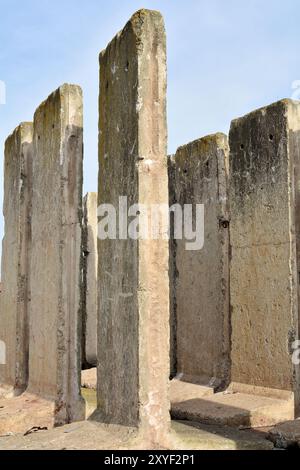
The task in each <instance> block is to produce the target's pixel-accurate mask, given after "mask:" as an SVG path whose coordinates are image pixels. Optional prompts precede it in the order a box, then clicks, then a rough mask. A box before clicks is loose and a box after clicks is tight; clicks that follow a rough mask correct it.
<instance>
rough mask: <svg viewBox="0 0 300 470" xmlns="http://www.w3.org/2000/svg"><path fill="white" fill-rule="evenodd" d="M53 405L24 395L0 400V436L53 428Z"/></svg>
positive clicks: (33, 396)
mask: <svg viewBox="0 0 300 470" xmlns="http://www.w3.org/2000/svg"><path fill="white" fill-rule="evenodd" d="M53 416H54V403H53V402H51V401H47V400H44V399H42V398H39V397H37V396H35V395H30V394H28V393H24V394H23V395H21V396H19V397H14V398H4V399H0V436H1V435H5V434H10V433H12V432H14V433H22V434H24V433H26V432H28V431H29V430H30V429H32V428H47V429H51V428H52V427H53V426H54V420H53Z"/></svg>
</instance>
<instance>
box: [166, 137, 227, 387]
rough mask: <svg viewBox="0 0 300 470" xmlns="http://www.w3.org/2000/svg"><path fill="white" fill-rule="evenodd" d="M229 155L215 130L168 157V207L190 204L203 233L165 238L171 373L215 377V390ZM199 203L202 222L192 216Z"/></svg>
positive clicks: (220, 376)
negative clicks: (167, 241)
mask: <svg viewBox="0 0 300 470" xmlns="http://www.w3.org/2000/svg"><path fill="white" fill-rule="evenodd" d="M228 154H229V149H228V139H227V137H226V136H225V135H224V134H221V133H218V134H214V135H209V136H206V137H203V138H201V139H198V140H196V141H194V142H191V143H189V144H187V145H183V146H181V147H179V149H178V150H177V152H176V154H175V155H174V157H171V158H169V198H170V206H174V205H176V204H179V205H180V207H181V208H182V209H183V208H184V206H185V205H192V207H193V216H192V221H193V227H194V230H195V227H197V232H198V242H199V238H200V234H199V232H200V230H203V232H204V245H203V246H202V245H199V243H198V245H197V244H196V243H194V246H188V244H187V240H186V238H185V237H184V238H183V239H180V240H177V239H176V240H173V239H171V241H170V297H171V300H170V304H171V315H170V316H171V326H172V330H173V332H172V341H171V358H172V359H171V360H172V362H173V363H174V362H175V365H174V364H173V366H172V372H173V371H174V368H176V374H180V375H181V374H182V375H184V376H189V377H191V378H192V381H193V382H196V381H201V382H203V383H204V382H209V381H210V380H211V379H212V378H214V381H215V383H216V385H217V386H218V387H219V390H224V389H225V388H226V387H227V386H228V384H229V381H230V318H229V207H228ZM200 204H203V205H204V227H203V226H202V221H201V225H200V221H199V220H196V205H200ZM175 217H178V216H176V215H175ZM175 220H176V219H175ZM177 220H178V219H177ZM176 226H177V224H176ZM186 228H187V227H185V229H186ZM192 248H193V249H192ZM174 343H175V345H174Z"/></svg>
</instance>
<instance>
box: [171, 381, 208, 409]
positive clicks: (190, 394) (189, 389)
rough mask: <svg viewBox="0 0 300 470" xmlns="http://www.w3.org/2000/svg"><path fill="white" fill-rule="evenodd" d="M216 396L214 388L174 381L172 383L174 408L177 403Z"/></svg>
mask: <svg viewBox="0 0 300 470" xmlns="http://www.w3.org/2000/svg"><path fill="white" fill-rule="evenodd" d="M213 394H214V389H213V387H209V386H205V385H197V384H193V383H188V382H183V381H181V380H177V379H173V380H171V382H170V399H171V404H172V407H174V406H175V405H176V404H177V403H181V402H184V401H187V400H195V399H198V398H203V397H206V396H211V395H213Z"/></svg>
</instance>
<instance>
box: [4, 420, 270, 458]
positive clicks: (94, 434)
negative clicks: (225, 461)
mask: <svg viewBox="0 0 300 470" xmlns="http://www.w3.org/2000/svg"><path fill="white" fill-rule="evenodd" d="M0 449H1V450H4V449H7V450H38V449H44V450H46V449H48V450H63V449H64V450H85V449H86V450H101V449H102V450H107V449H110V450H139V449H145V450H149V449H150V450H151V449H153V450H175V451H177V450H272V449H273V444H272V443H271V442H270V441H268V440H267V439H266V438H265V435H264V434H263V433H257V432H250V431H238V430H235V429H230V428H228V427H218V426H207V425H199V424H195V423H189V425H186V424H185V423H182V422H173V423H172V432H171V433H170V442H169V445H168V446H165V445H164V444H163V443H162V444H161V445H156V446H152V447H150V446H149V442H148V441H146V442H145V441H143V440H142V439H141V437H140V436H139V435H138V434H137V431H136V430H135V429H131V428H124V427H121V426H107V425H101V424H98V423H94V422H91V421H88V422H84V423H76V424H71V425H68V426H63V427H61V428H56V429H54V430H50V431H41V432H37V433H33V434H30V435H28V436H26V437H24V436H22V435H17V436H10V437H2V438H0Z"/></svg>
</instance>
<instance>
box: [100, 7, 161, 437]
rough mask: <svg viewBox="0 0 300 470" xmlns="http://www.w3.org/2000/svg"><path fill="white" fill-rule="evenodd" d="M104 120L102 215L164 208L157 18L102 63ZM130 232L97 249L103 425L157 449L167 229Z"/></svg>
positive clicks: (130, 30)
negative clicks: (134, 434) (108, 210)
mask: <svg viewBox="0 0 300 470" xmlns="http://www.w3.org/2000/svg"><path fill="white" fill-rule="evenodd" d="M99 113H100V119H99V123H100V129H99V186H98V202H99V206H100V205H101V204H112V205H113V207H114V208H115V210H116V211H118V212H119V210H118V208H119V202H120V197H124V196H127V202H128V209H129V208H130V207H131V206H133V205H139V204H141V205H143V207H145V206H146V207H147V208H148V207H149V206H150V205H157V204H165V205H168V175H167V125H166V37H165V28H164V22H163V18H162V16H161V15H160V13H159V12H155V11H149V10H140V11H138V12H137V13H135V14H134V15H133V16H132V18H131V19H130V21H129V22H128V23H127V25H126V26H125V27H124V29H123V30H122V31H121V32H120V33H119V34H118V35H117V36H116V37H115V38H114V39H113V40H112V41H111V42H110V44H109V45H108V46H107V48H106V49H105V50H104V51H103V52H102V53H101V54H100V102H99ZM139 207H140V206H139ZM135 208H137V206H135ZM133 209H134V207H133V208H132V210H133ZM138 212H139V211H138V209H137V212H136V216H137V218H139V214H138ZM125 216H127V213H126V214H125ZM126 218H127V217H126ZM102 219H103V217H102ZM130 222H132V218H131V217H130ZM99 224H100V220H99ZM125 224H126V227H125V230H124V229H123V227H122V230H121V229H120V230H117V239H116V240H115V239H112V238H114V237H111V239H109V237H108V238H107V239H105V240H98V257H99V263H98V269H99V270H98V305H99V314H98V324H99V325H101V327H100V326H99V329H98V364H99V365H98V377H99V380H98V402H99V403H98V404H99V415H98V419H100V420H102V421H104V422H106V423H117V424H123V425H128V426H131V425H138V426H140V427H141V428H143V429H144V430H145V434H146V435H147V436H149V439H150V440H151V436H152V437H153V436H156V438H157V439H158V438H159V436H161V434H164V433H165V432H166V431H167V430H168V428H169V423H170V416H169V408H170V403H169V396H168V382H169V376H170V373H169V370H170V367H169V275H168V263H169V248H168V240H167V237H166V236H164V234H166V227H167V224H164V223H161V224H160V227H159V237H158V238H159V239H152V238H151V237H149V238H148V239H146V238H147V237H143V236H142V233H141V232H140V233H137V232H138V230H137V231H135V230H133V231H134V232H135V233H128V229H129V228H130V227H128V224H127V220H126V221H125ZM138 225H139V224H138ZM118 226H119V224H118ZM124 232H125V233H124Z"/></svg>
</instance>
